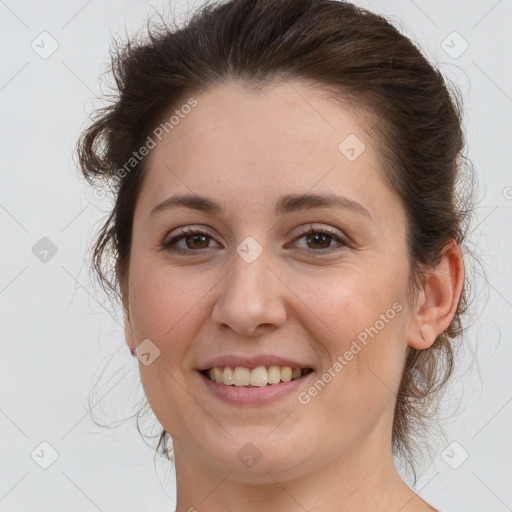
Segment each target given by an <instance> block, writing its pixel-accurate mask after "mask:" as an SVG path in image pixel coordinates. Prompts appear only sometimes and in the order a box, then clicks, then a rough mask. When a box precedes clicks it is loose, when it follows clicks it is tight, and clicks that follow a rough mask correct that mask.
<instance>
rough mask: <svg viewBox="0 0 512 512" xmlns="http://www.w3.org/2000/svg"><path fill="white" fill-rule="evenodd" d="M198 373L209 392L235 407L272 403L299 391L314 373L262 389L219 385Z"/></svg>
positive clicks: (268, 385)
mask: <svg viewBox="0 0 512 512" xmlns="http://www.w3.org/2000/svg"><path fill="white" fill-rule="evenodd" d="M198 373H199V376H200V377H201V379H202V380H203V382H204V383H205V384H206V387H207V388H208V390H209V391H211V392H212V394H213V395H215V396H216V397H217V398H220V399H221V400H223V401H224V402H227V403H230V404H234V405H258V404H266V403H269V402H272V401H274V400H277V399H279V398H281V397H284V396H287V395H289V394H291V393H293V392H294V391H297V389H298V388H299V387H300V386H302V385H303V384H304V382H305V380H307V379H308V378H309V377H311V375H313V373H314V372H309V373H307V374H306V375H303V376H302V377H299V378H298V379H294V380H290V381H289V382H280V383H279V384H267V385H266V386H264V387H261V388H258V387H243V386H228V385H226V384H219V383H217V382H213V381H212V380H210V379H209V378H208V377H206V375H203V374H202V373H201V372H198Z"/></svg>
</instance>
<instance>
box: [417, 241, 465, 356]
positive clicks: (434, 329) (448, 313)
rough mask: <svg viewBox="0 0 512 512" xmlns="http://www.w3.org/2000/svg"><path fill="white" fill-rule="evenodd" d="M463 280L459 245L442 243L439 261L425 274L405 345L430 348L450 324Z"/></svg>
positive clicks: (462, 264)
mask: <svg viewBox="0 0 512 512" xmlns="http://www.w3.org/2000/svg"><path fill="white" fill-rule="evenodd" d="M463 283H464V260H463V258H462V253H461V250H460V247H459V245H458V244H457V243H456V242H455V240H451V241H450V242H449V243H448V244H446V245H445V247H444V249H443V255H442V258H441V261H440V262H439V265H437V267H436V268H435V269H434V270H432V271H431V272H430V273H429V274H428V275H427V277H426V279H425V281H424V283H423V285H422V289H421V291H420V292H419V294H418V297H417V301H416V304H415V308H414V311H413V321H412V322H411V325H410V332H409V336H408V345H409V346H410V347H413V348H415V349H418V350H422V349H426V348H429V347H430V346H432V345H433V343H434V342H435V340H436V338H437V337H438V336H439V335H440V334H441V333H443V332H444V331H445V330H446V329H447V328H448V327H449V326H450V324H451V322H452V320H453V317H454V315H455V312H456V310H457V305H458V303H459V299H460V295H461V292H462V286H463Z"/></svg>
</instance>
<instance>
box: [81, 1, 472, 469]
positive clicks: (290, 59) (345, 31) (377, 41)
mask: <svg viewBox="0 0 512 512" xmlns="http://www.w3.org/2000/svg"><path fill="white" fill-rule="evenodd" d="M148 33H149V37H148V38H147V39H144V38H140V40H137V39H136V38H135V37H134V38H133V39H132V40H131V41H130V40H129V41H128V42H127V43H126V44H125V45H122V46H121V47H119V45H117V44H116V45H115V46H116V51H115V52H114V54H113V56H112V62H111V69H112V72H113V74H114V77H115V81H116V85H117V94H116V96H115V98H114V100H113V101H112V102H111V103H110V104H108V105H107V106H105V107H103V108H101V109H99V110H98V111H97V117H96V119H94V120H93V122H92V124H91V125H90V126H89V127H88V128H87V129H86V130H85V131H84V132H83V133H82V134H81V136H80V139H79V142H78V146H77V154H78V157H79V161H80V166H81V171H82V172H83V175H84V176H85V178H86V179H87V181H88V182H89V183H91V184H94V183H96V181H98V180H99V181H105V182H107V183H109V184H110V185H111V186H112V188H113V191H114V193H115V205H114V208H113V210H112V212H111V214H110V216H109V217H108V219H107V220H106V222H105V224H104V225H103V227H102V229H101V231H100V232H99V235H98V238H97V240H96V243H95V246H94V253H93V258H92V259H93V267H94V270H95V272H96V274H97V276H98V278H99V280H100V282H101V283H102V284H103V285H104V288H105V290H106V291H107V293H109V292H114V294H115V295H116V296H117V297H118V298H121V299H122V296H123V294H122V290H123V286H124V284H126V283H125V280H126V276H127V269H128V265H129V252H130V244H131V236H132V220H133V212H134V209H135V204H136V201H137V197H138V194H139V191H140V188H141V183H142V177H143V176H144V163H145V160H146V159H145V158H142V159H141V160H140V161H137V162H136V163H135V164H134V165H133V167H132V168H131V169H130V171H129V172H120V171H121V169H123V168H124V169H125V170H126V162H127V161H129V159H130V158H131V156H132V154H133V152H134V151H137V150H138V149H139V148H140V147H141V146H143V144H144V141H145V140H146V139H147V137H148V135H150V134H151V133H152V131H153V129H154V128H155V127H156V126H157V125H158V123H159V122H160V121H161V120H162V119H163V118H164V116H165V115H167V116H169V112H170V111H171V109H173V108H175V107H176V106H178V105H179V104H180V102H182V101H184V98H187V97H188V96H190V95H191V94H193V93H199V92H204V91H206V90H208V89H210V88H212V87H213V86H217V85H220V84H222V83H226V82H227V81H228V80H236V81H238V82H240V83H242V84H243V85H244V86H246V87H258V88H260V89H261V90H264V88H265V86H267V85H271V84H273V83H275V82H277V81H279V80H288V79H292V80H305V81H307V82H309V83H311V84H313V86H314V87H317V88H318V89H319V90H320V89H321V90H323V91H328V92H329V94H330V97H332V98H333V99H335V100H339V101H342V102H345V105H346V104H347V100H350V104H353V105H356V106H357V108H359V109H361V111H363V112H366V113H367V117H366V118H367V119H371V120H372V126H370V127H369V128H370V130H371V131H372V133H373V134H374V135H375V139H376V141H377V142H378V150H379V152H380V153H379V154H380V155H381V158H382V167H383V171H384V176H385V178H386V179H387V180H388V182H389V184H390V186H392V188H393V189H394V190H395V191H396V192H397V193H398V194H399V196H400V198H401V200H402V202H403V206H404V208H405V211H406V215H407V242H408V249H409V261H410V267H411V278H412V279H411V283H412V285H411V289H410V290H409V291H410V292H412V291H414V289H417V287H418V286H419V285H420V284H421V283H422V281H423V280H424V278H425V275H426V274H425V269H427V270H428V269H429V268H433V267H435V266H436V264H437V263H438V262H439V261H440V258H441V255H442V252H443V249H444V247H445V246H446V244H447V243H448V242H449V241H450V240H451V239H453V240H455V241H456V242H457V243H458V244H459V245H463V242H464V241H465V232H466V230H467V227H468V224H469V223H468V220H469V213H470V210H471V208H467V207H465V205H466V204H470V201H469V199H470V196H469V195H466V196H463V194H462V192H468V189H469V188H470V187H468V186H467V185H468V183H466V186H465V187H463V190H462V191H459V187H458V186H457V185H458V184H459V181H460V180H461V179H462V178H463V177H464V174H463V173H462V171H463V170H464V169H466V170H468V169H469V168H470V167H471V166H470V165H463V164H468V160H467V159H466V158H465V157H464V156H463V155H462V149H463V146H464V138H463V132H462V127H461V125H462V103H461V99H460V93H459V92H458V91H457V88H456V87H454V86H452V88H451V90H450V89H449V88H448V87H447V84H446V82H445V80H444V79H443V76H442V74H441V72H440V71H439V70H438V69H437V68H435V67H434V66H433V65H431V64H430V63H429V62H428V61H427V59H426V58H425V57H424V56H423V55H422V53H421V52H420V50H419V49H418V48H417V47H416V46H415V44H413V42H411V40H409V39H408V38H407V37H405V36H404V35H402V34H401V33H400V32H399V31H398V30H397V29H396V28H395V27H394V26H393V25H392V24H391V23H390V22H389V21H387V20H386V19H385V18H384V17H382V16H379V15H376V14H374V13H372V12H369V11H367V10H365V9H362V8H359V7H356V6H355V5H353V4H351V3H349V2H344V1H337V0H256V1H255V0H231V1H227V2H223V3H217V4H216V3H214V2H207V3H205V4H203V6H202V7H201V8H200V9H199V10H198V11H197V12H196V13H195V14H194V16H192V18H191V19H190V20H189V22H188V23H187V24H186V25H185V26H183V27H175V28H172V29H171V28H170V25H169V24H166V23H163V25H157V24H154V25H153V26H152V27H151V26H150V25H149V24H148ZM123 166H124V167H123ZM464 197H466V201H465V202H464ZM107 255H109V256H113V258H112V259H110V260H109V261H110V262H114V264H113V265H112V264H110V265H109V264H108V262H107V260H106V256H107ZM123 283H124V284H123ZM466 284H467V276H466V280H465V283H464V288H463V292H462V294H461V297H460V300H459V304H458V307H457V311H456V313H455V315H454V318H453V321H452V322H451V325H450V326H449V328H448V329H446V331H445V332H443V333H442V334H440V335H439V336H438V337H437V339H436V340H435V343H434V344H433V345H432V346H431V347H430V348H429V349H426V350H416V349H413V348H410V347H409V349H408V350H409V352H408V356H407V359H406V362H405V366H404V371H403V377H402V381H401V385H400V389H399V393H398V396H397V400H396V409H395V417H394V424H393V438H392V442H393V448H394V453H395V454H398V455H401V456H403V458H404V460H405V462H406V463H407V464H408V465H409V466H410V467H411V468H412V469H413V472H414V464H413V463H414V459H415V455H416V454H417V450H416V449H415V446H414V443H413V442H412V435H413V434H418V435H419V434H421V433H422V432H425V431H426V430H427V429H428V422H427V420H428V419H429V412H428V410H429V406H430V405H431V404H433V403H434V398H436V396H437V397H438V396H439V392H440V391H441V389H442V388H443V387H444V385H445V384H446V382H447V381H448V379H449V377H450V376H451V374H452V370H453V363H454V347H453V346H452V341H451V339H452V338H455V337H457V336H458V335H459V334H461V333H462V326H461V316H462V315H463V313H464V312H465V309H466V306H467V303H466V289H467V286H466ZM166 436H168V434H167V432H166V431H165V430H163V431H162V433H161V436H160V441H159V443H158V447H157V451H158V448H159V447H160V445H161V444H162V446H163V453H164V454H165V455H166V456H167V457H168V452H167V446H166V441H167V438H166Z"/></svg>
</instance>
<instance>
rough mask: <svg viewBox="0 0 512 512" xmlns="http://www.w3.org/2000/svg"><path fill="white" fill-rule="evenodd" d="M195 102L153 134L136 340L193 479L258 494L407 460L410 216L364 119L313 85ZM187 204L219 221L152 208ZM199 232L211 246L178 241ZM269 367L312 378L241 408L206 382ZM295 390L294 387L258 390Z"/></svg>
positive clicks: (135, 274)
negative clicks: (314, 475) (403, 381)
mask: <svg viewBox="0 0 512 512" xmlns="http://www.w3.org/2000/svg"><path fill="white" fill-rule="evenodd" d="M194 98H195V100H196V101H197V105H196V106H195V107H193V108H191V109H188V108H187V109H183V110H182V111H181V115H180V116H178V117H177V118H176V119H179V122H175V124H174V126H173V128H172V129H169V130H168V133H166V132H165V131H164V132H163V137H162V138H161V140H158V139H155V138H154V137H153V138H154V139H155V140H156V141H157V144H156V147H154V149H151V150H150V153H149V156H148V160H147V167H146V172H147V174H146V176H145V181H144V183H143V187H142V190H141V193H140V196H139V199H138V202H137V206H136V210H135V213H134V224H133V240H132V248H131V255H130V266H129V276H128V292H127V294H126V296H125V301H126V305H127V307H128V311H129V321H130V324H129V326H128V328H127V341H128V343H132V342H133V340H132V334H131V333H132V332H133V338H134V340H135V344H136V345H139V344H140V343H142V342H143V341H144V340H150V341H144V343H145V344H144V345H143V347H145V350H144V352H145V353H147V355H146V356H142V357H141V354H140V352H139V358H140V359H141V364H140V371H141V378H142V382H143V386H144V390H145V393H146V395H147V398H148V400H149V402H150V404H151V407H152V409H153V411H154V412H155V414H156V416H157V418H158V420H159V421H160V423H161V424H162V425H163V426H164V428H165V429H166V430H167V431H168V432H169V433H170V435H171V437H172V438H173V440H174V448H175V455H176V463H177V465H179V464H180V463H182V464H185V460H186V461H187V462H188V463H189V464H192V465H195V467H201V468H202V469H205V468H207V469H211V470H215V471H217V473H218V471H219V469H221V470H225V471H230V472H233V475H232V478H234V477H236V478H239V479H243V478H246V477H247V478H249V477H248V476H247V475H250V478H251V481H255V480H254V479H255V478H256V479H257V478H258V477H261V478H264V477H267V478H268V476H267V475H266V472H270V473H272V474H273V475H276V476H277V475H281V476H283V477H284V475H290V476H291V475H293V474H296V475H298V474H305V473H307V472H310V471H312V470H314V469H315V468H325V466H326V465H327V464H329V463H331V462H332V463H335V462H336V461H339V460H340V459H342V460H344V461H347V462H348V461H353V463H351V464H350V465H351V467H352V470H353V471H354V472H357V467H358V466H357V464H356V463H355V461H357V460H359V457H361V454H362V453H363V452H365V453H366V454H367V455H368V454H371V457H373V458H374V459H375V460H378V459H379V457H380V455H381V454H382V457H383V458H384V457H385V456H387V455H388V453H389V451H390V449H391V428H392V421H393V412H394V404H395V397H396V391H397V389H398V386H399V381H400V378H401V374H402V367H403V363H404V358H405V353H406V347H407V338H408V332H409V329H411V318H412V312H411V310H410V309H409V308H408V307H407V302H406V290H407V285H408V278H409V267H408V259H407V246H406V239H405V229H406V221H405V214H404V210H403V207H402V205H401V203H400V201H399V199H398V196H397V195H396V194H395V193H394V192H392V191H391V190H390V189H389V188H388V186H387V185H386V184H385V183H384V181H383V180H382V178H381V177H380V176H379V174H378V172H377V169H379V168H381V164H380V162H379V154H378V150H377V148H376V147H375V145H374V142H373V141H372V140H371V139H370V137H369V135H368V133H367V131H366V130H365V126H364V124H363V123H362V122H360V121H359V119H360V118H359V119H358V118H356V117H353V116H352V115H350V114H349V112H347V111H345V110H343V109H342V108H341V107H340V106H338V105H334V104H333V103H332V102H330V101H329V100H327V99H325V98H323V97H321V96H320V95H319V93H318V92H315V90H314V89H313V88H311V87H309V86H307V85H305V84H300V83H298V82H292V83H290V84H285V85H277V86H274V87H273V88H271V89H268V90H266V91H265V92H263V93H256V92H251V91H250V90H247V89H244V88H243V87H242V86H240V85H236V84H234V83H232V84H229V85H225V86H222V87H220V86H219V87H218V88H215V89H212V90H211V91H209V92H207V93H204V94H200V95H195V96H194ZM183 103H184V104H185V103H186V100H185V101H184V102H183ZM176 108H177V109H178V110H179V109H180V106H177V107H176ZM189 110H190V112H189ZM185 111H186V112H189V113H187V114H186V115H185V114H183V112H185ZM173 112H174V111H173ZM173 112H171V113H170V114H169V117H170V116H171V115H172V113H173ZM363 144H364V146H363ZM178 195H180V196H181V195H190V196H193V198H196V199H197V198H199V197H200V198H205V200H206V199H207V200H208V202H209V203H211V204H215V205H216V206H215V208H216V210H215V211H213V212H212V211H209V210H208V209H207V208H199V207H194V205H199V201H196V203H194V202H193V201H188V203H187V204H188V206H187V204H174V205H170V204H167V207H161V208H157V209H156V210H153V209H154V208H155V207H156V206H157V205H160V204H161V203H162V202H164V201H166V200H168V199H169V198H172V197H175V196H178ZM309 195H314V196H318V197H317V198H316V199H315V198H308V196H309ZM327 196H329V197H331V199H332V198H334V197H335V196H338V197H340V198H345V199H341V200H339V202H337V203H332V204H329V203H328V202H327V200H326V199H322V198H326V197H327ZM349 201H350V202H349ZM185 227H186V228H189V229H191V230H196V231H198V232H199V234H197V235H196V236H190V235H188V237H187V235H186V234H185V236H182V237H181V238H178V239H175V237H177V236H179V235H182V234H181V233H180V232H179V228H185ZM310 227H312V228H313V229H314V230H315V233H313V235H307V234H306V235H304V234H303V233H302V231H303V230H306V231H307V230H308V229H309V228H310ZM325 229H327V230H328V231H329V232H328V233H327V234H322V230H325ZM172 239H175V240H174V241H173V242H172V243H171V244H170V245H167V247H164V245H165V244H166V243H167V242H170V241H172ZM146 349H147V350H146ZM260 355H266V356H270V359H267V364H264V365H265V366H269V365H271V363H272V358H275V360H276V363H277V366H284V364H283V365H281V364H280V363H281V361H279V359H285V360H292V361H294V362H296V363H300V365H301V366H303V367H308V368H312V369H313V372H311V373H309V374H306V375H304V376H303V377H302V378H301V379H299V380H298V381H297V382H294V383H293V389H292V390H291V391H289V392H288V393H287V394H285V395H283V396H280V397H277V398H274V399H273V400H270V401H266V402H264V403H249V402H244V403H233V402H229V401H226V400H225V399H224V398H222V397H221V396H219V395H218V394H216V393H214V392H213V391H212V389H211V388H212V384H213V383H212V384H208V383H207V382H206V379H205V377H204V376H203V375H202V374H201V373H200V372H199V370H200V369H204V368H205V367H206V366H207V365H208V364H209V363H210V362H211V361H212V360H213V359H214V358H219V357H222V356H234V357H240V358H242V357H247V358H249V359H250V358H252V357H255V356H260ZM144 358H145V359H144ZM247 365H248V366H251V365H250V364H249V363H247ZM222 366H223V365H222ZM234 366H237V365H236V364H233V365H232V366H231V367H232V368H234ZM241 366H244V365H241ZM252 366H261V361H260V364H254V365H252ZM249 369H250V368H249ZM244 374H245V373H244V370H242V371H241V372H240V371H239V372H238V375H239V376H240V375H244ZM315 383H316V386H315ZM215 386H216V387H217V388H219V387H222V389H224V390H226V388H227V386H225V385H224V384H215ZM278 386H288V387H290V384H288V385H285V384H272V385H268V387H267V388H263V387H262V388H259V387H253V388H250V389H248V388H243V389H244V392H245V393H246V395H248V394H249V393H252V395H250V396H254V394H255V393H258V392H263V393H267V392H268V389H270V388H272V387H274V390H275V389H277V387H278ZM229 389H230V390H236V389H237V387H231V388H229ZM241 389H242V388H238V390H241ZM283 389H284V388H283ZM235 475H236V476H235Z"/></svg>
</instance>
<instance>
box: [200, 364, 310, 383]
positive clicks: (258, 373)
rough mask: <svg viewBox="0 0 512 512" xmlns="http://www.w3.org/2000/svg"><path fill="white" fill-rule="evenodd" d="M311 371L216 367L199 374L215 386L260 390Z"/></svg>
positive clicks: (264, 367)
mask: <svg viewBox="0 0 512 512" xmlns="http://www.w3.org/2000/svg"><path fill="white" fill-rule="evenodd" d="M312 371H313V370H312V369H311V368H291V367H290V366H258V367H257V368H244V367H240V366H236V367H231V366H224V367H218V366H216V367H214V368H210V369H208V370H202V371H200V373H202V374H203V375H204V376H205V377H206V378H207V379H209V380H211V381H212V382H215V383H217V384H224V385H226V386H237V387H246V388H254V387H257V388H262V387H266V386H271V385H276V384H280V383H282V382H290V381H291V380H297V379H300V378H301V377H303V376H304V375H307V374H308V373H311V372H312Z"/></svg>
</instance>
